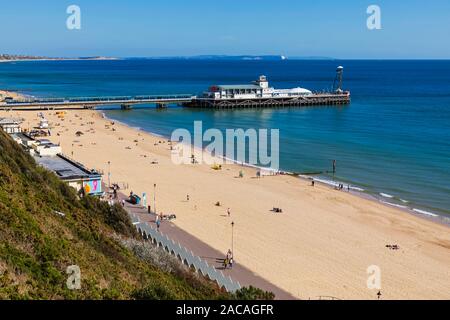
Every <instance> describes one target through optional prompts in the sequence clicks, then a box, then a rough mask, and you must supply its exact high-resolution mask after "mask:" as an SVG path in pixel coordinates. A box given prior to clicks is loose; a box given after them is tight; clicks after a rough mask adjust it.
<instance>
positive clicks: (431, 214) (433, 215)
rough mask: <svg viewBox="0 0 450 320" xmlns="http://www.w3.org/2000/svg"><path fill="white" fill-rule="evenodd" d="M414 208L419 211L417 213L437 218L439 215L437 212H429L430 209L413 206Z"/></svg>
mask: <svg viewBox="0 0 450 320" xmlns="http://www.w3.org/2000/svg"><path fill="white" fill-rule="evenodd" d="M412 210H413V211H414V212H417V213H420V214H424V215H427V216H431V217H435V218H437V217H439V215H438V214H435V213H432V212H429V211H425V210H420V209H416V208H413V209H412Z"/></svg>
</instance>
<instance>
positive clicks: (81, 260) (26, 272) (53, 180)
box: [0, 130, 229, 299]
mask: <svg viewBox="0 0 450 320" xmlns="http://www.w3.org/2000/svg"><path fill="white" fill-rule="evenodd" d="M55 210H57V211H59V212H63V213H65V217H61V216H60V215H58V214H56V213H55V212H54V211H55ZM112 233H117V234H120V235H123V236H127V237H138V235H136V233H135V231H134V228H133V226H132V225H131V223H130V221H129V218H128V216H127V215H126V213H125V212H124V211H123V210H122V209H121V208H120V207H114V208H113V209H110V208H109V206H108V205H107V204H106V203H102V202H100V201H98V200H96V199H93V198H85V199H83V200H78V198H77V196H76V194H75V192H74V190H73V189H72V188H70V187H68V186H67V185H66V184H64V183H62V182H60V181H59V180H58V179H57V177H56V176H55V175H54V174H52V173H50V172H48V171H46V170H44V169H42V168H40V167H38V166H37V165H36V164H35V163H34V161H33V159H32V158H31V157H30V156H29V155H28V154H26V153H25V152H23V151H22V150H21V148H20V146H19V145H17V144H16V143H15V142H14V141H12V140H11V139H10V138H9V137H7V136H6V134H4V133H3V132H1V130H0V299H4V298H12V299H20V298H32V299H85V298H91V299H108V298H111V299H128V298H136V297H137V298H155V299H158V298H159V299H214V298H229V296H228V295H227V294H224V293H222V292H220V291H219V290H218V289H217V287H215V286H213V285H211V284H209V283H207V282H206V281H198V280H196V279H195V277H184V276H180V275H174V274H168V273H165V272H163V271H161V270H159V269H157V268H156V267H153V266H151V265H149V264H147V263H144V262H143V261H142V260H139V259H138V258H137V257H136V256H135V255H133V254H132V253H131V252H130V251H129V250H127V249H125V248H124V247H122V246H121V245H120V244H119V243H118V242H117V241H115V240H113V238H112V237H111V234H112ZM69 265H78V266H79V267H80V269H81V280H82V288H81V289H80V290H69V289H67V287H66V280H67V277H68V275H67V274H66V268H67V267H68V266H69ZM143 292H144V293H145V294H143Z"/></svg>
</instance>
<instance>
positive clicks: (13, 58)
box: [0, 54, 119, 62]
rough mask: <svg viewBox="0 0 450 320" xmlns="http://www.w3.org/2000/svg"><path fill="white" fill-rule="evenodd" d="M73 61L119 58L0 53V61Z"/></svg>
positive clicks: (112, 58)
mask: <svg viewBox="0 0 450 320" xmlns="http://www.w3.org/2000/svg"><path fill="white" fill-rule="evenodd" d="M66 60H67V61H74V60H119V58H114V57H102V56H93V57H73V58H70V57H42V56H29V55H10V54H0V62H14V61H66Z"/></svg>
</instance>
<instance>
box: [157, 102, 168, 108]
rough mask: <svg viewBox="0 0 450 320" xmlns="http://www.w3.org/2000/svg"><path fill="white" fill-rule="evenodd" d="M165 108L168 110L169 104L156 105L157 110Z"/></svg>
mask: <svg viewBox="0 0 450 320" xmlns="http://www.w3.org/2000/svg"><path fill="white" fill-rule="evenodd" d="M165 108H167V103H162V102H160V103H157V104H156V109H165Z"/></svg>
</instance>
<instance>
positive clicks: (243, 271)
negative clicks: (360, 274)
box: [118, 193, 296, 300]
mask: <svg viewBox="0 0 450 320" xmlns="http://www.w3.org/2000/svg"><path fill="white" fill-rule="evenodd" d="M118 197H119V200H122V199H127V197H126V196H125V195H123V194H120V193H119V194H118ZM125 209H126V210H127V211H128V212H132V213H134V214H136V215H137V216H138V217H139V219H140V220H141V221H145V222H147V223H149V224H150V225H151V226H152V227H154V228H156V225H155V215H154V214H149V213H148V212H147V209H146V208H143V207H141V206H137V205H132V204H130V203H128V202H125ZM160 230H161V232H162V233H163V234H165V235H167V236H168V237H169V238H170V239H172V240H173V241H175V242H177V241H178V242H179V243H180V245H182V246H184V247H185V248H186V249H188V250H192V252H193V253H194V255H196V256H199V257H201V258H202V259H204V260H206V261H207V262H208V264H209V265H212V266H214V267H215V268H216V269H217V270H221V271H222V272H223V274H224V275H225V276H228V275H229V276H230V277H231V278H232V279H233V280H234V281H239V283H240V284H241V286H243V287H244V286H245V287H247V286H250V285H252V286H254V287H258V288H261V289H263V290H266V291H271V292H273V293H275V298H276V299H278V300H292V299H296V298H295V297H294V296H292V295H291V294H290V293H288V292H286V291H284V290H283V289H281V288H278V287H277V286H275V285H273V284H272V283H270V282H268V281H267V280H265V279H263V278H261V277H260V276H258V275H256V274H255V273H253V272H252V271H251V270H249V269H247V268H246V267H244V266H242V265H240V264H239V263H237V262H236V261H235V262H234V264H233V269H229V268H228V269H223V265H222V263H221V262H220V259H222V260H223V259H224V258H225V252H219V251H217V250H216V249H214V248H212V247H210V246H209V245H208V244H206V243H204V242H203V241H201V240H199V239H197V238H196V237H194V236H192V235H190V234H189V233H187V232H185V231H184V230H182V229H180V228H179V227H177V226H176V225H175V224H173V223H172V222H169V221H163V222H162V223H161V226H160Z"/></svg>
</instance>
